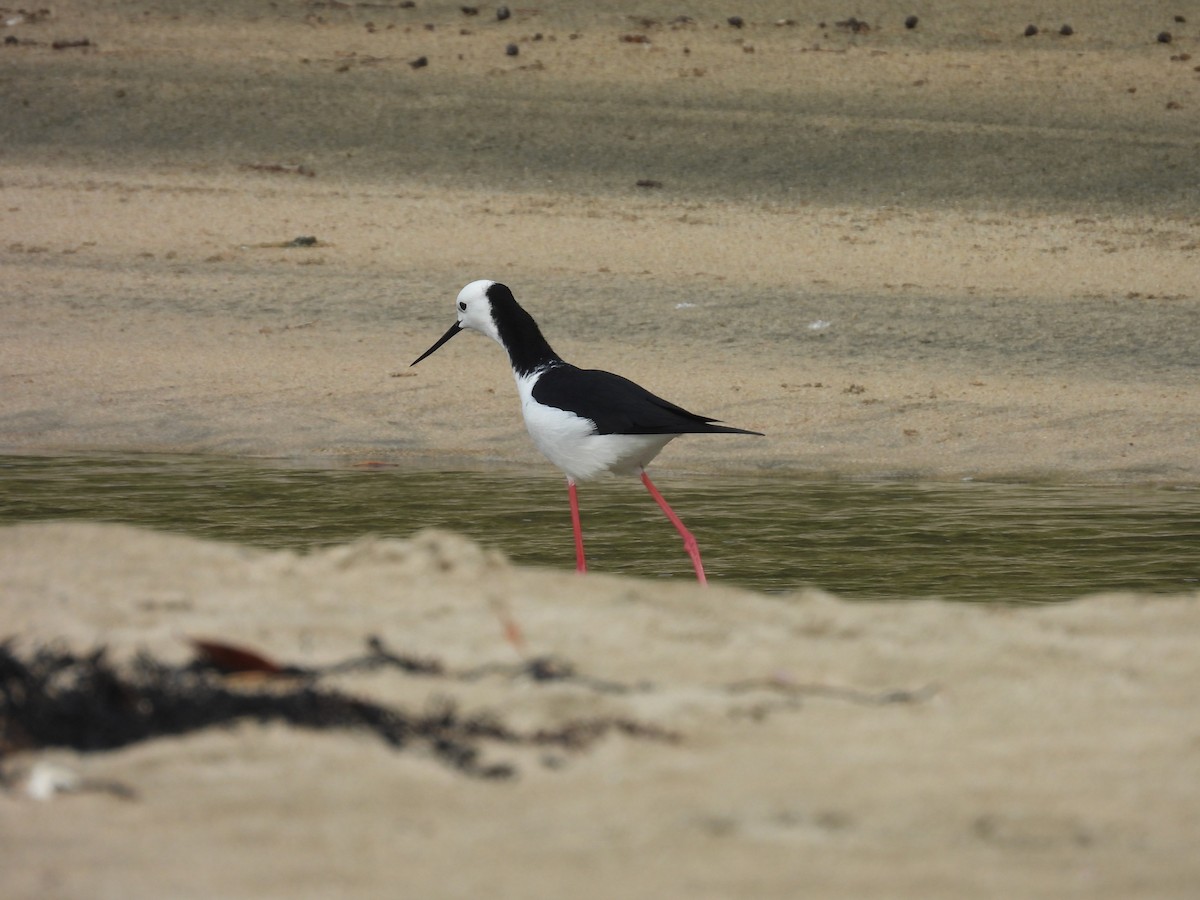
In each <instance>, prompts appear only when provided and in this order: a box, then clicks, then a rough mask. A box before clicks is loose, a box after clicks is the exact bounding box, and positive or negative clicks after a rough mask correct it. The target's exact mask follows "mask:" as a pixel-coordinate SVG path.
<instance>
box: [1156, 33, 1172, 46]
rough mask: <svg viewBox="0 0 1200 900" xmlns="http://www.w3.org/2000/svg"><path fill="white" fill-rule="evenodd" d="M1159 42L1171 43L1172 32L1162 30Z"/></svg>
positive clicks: (1159, 34)
mask: <svg viewBox="0 0 1200 900" xmlns="http://www.w3.org/2000/svg"><path fill="white" fill-rule="evenodd" d="M1158 42H1159V43H1160V44H1169V43H1171V32H1169V31H1160V32H1159V33H1158Z"/></svg>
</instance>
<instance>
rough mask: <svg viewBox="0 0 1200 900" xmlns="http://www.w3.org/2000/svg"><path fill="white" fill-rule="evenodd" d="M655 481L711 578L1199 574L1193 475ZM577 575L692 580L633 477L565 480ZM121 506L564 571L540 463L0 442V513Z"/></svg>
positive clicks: (216, 534)
mask: <svg viewBox="0 0 1200 900" xmlns="http://www.w3.org/2000/svg"><path fill="white" fill-rule="evenodd" d="M656 482H657V484H658V486H659V488H660V489H661V490H662V492H663V493H664V495H665V496H666V497H667V499H668V500H669V501H670V503H671V504H672V506H674V508H675V509H676V511H677V512H678V513H679V514H680V515H681V516H682V518H683V519H684V521H685V522H686V523H687V524H688V526H689V527H690V528H691V529H692V531H693V533H694V534H695V535H696V538H697V540H698V541H699V543H700V548H701V551H702V553H703V555H704V561H705V566H706V568H707V570H708V572H709V577H710V580H712V581H714V582H726V583H731V584H737V585H742V586H745V587H750V588H754V589H757V590H763V591H784V590H788V589H791V588H795V587H800V586H804V585H816V586H818V587H822V588H825V589H828V590H831V591H834V592H836V593H838V594H841V595H843V596H845V597H849V598H858V599H899V598H907V597H944V598H947V599H953V600H971V601H994V600H1007V601H1026V602H1044V601H1055V600H1064V599H1070V598H1072V597H1076V596H1078V595H1080V594H1083V593H1086V592H1089V591H1098V590H1116V589H1131V590H1138V591H1149V592H1177V591H1186V590H1195V589H1196V588H1197V587H1198V586H1200V490H1196V489H1194V488H1170V487H1154V486H1144V485H1140V486H1121V487H1117V486H1095V485H1090V486H1078V485H1058V484H1008V483H961V484H943V483H932V484H931V483H914V482H902V481H895V482H869V483H864V482H856V481H808V480H804V479H784V478H779V477H776V476H772V477H761V478H755V477H746V476H739V477H724V476H722V477H716V476H706V477H697V476H674V475H672V474H670V473H669V472H660V473H659V474H658V476H657V477H656ZM580 503H581V506H582V508H583V525H584V536H585V539H586V540H587V549H588V560H589V565H590V567H591V568H592V569H593V570H594V571H601V572H622V573H628V574H635V575H641V576H647V577H671V578H684V579H691V578H692V577H693V576H692V573H691V567H690V564H689V562H688V559H687V556H686V555H685V554H684V552H683V548H682V545H681V543H680V541H679V539H678V537H677V535H676V533H675V531H674V529H673V528H672V527H671V526H670V524H669V523H668V522H667V521H666V519H665V518H664V517H663V516H662V513H661V512H660V511H659V509H658V507H657V506H655V504H654V502H653V501H652V500H651V499H650V497H649V496H648V495H647V494H646V492H645V490H644V488H643V487H642V486H641V484H640V482H638V481H637V479H608V480H605V481H600V482H594V483H587V484H583V485H581V486H580ZM48 519H88V520H93V521H106V522H126V523H130V524H134V525H140V526H144V527H148V528H156V529H160V530H165V531H174V532H183V533H186V534H191V535H197V536H201V537H207V538H216V539H220V540H226V541H236V542H240V543H245V544H251V545H255V546H260V547H269V548H284V547H288V548H297V549H305V548H310V547H314V546H321V545H326V544H332V543H338V542H343V541H347V540H351V539H353V538H355V537H358V536H360V535H363V534H368V533H373V534H381V535H389V536H397V537H406V536H408V535H411V534H412V533H413V532H415V531H417V530H418V529H421V528H427V527H432V526H436V527H440V528H450V529H454V530H456V531H461V532H463V533H465V534H467V535H469V536H471V537H472V538H474V539H475V540H477V541H479V542H480V543H482V544H485V545H487V546H490V547H496V548H499V549H500V550H502V551H504V552H505V553H506V554H507V555H508V556H509V557H511V558H512V559H514V560H516V561H518V562H522V563H527V564H533V565H539V566H550V567H555V568H560V569H571V568H573V566H574V547H573V544H572V538H571V526H570V519H569V517H568V511H567V495H566V490H565V487H564V484H563V482H562V480H561V479H560V478H559V477H558V476H557V475H555V474H554V473H553V471H552V470H549V469H547V471H546V473H545V474H544V475H543V474H535V475H530V474H529V473H523V472H510V471H470V472H437V471H412V470H406V469H403V468H382V469H375V470H360V469H353V468H300V467H292V466H288V465H287V464H281V463H269V462H258V461H245V460H227V459H214V458H209V457H186V456H180V457H171V456H148V457H139V456H122V457H98V458H81V457H65V458H64V457H55V458H49V457H0V524H10V523H15V522H28V521H37V520H48Z"/></svg>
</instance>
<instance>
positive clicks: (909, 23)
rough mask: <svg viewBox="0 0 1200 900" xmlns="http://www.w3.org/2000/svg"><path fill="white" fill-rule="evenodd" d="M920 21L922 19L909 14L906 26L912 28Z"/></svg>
mask: <svg viewBox="0 0 1200 900" xmlns="http://www.w3.org/2000/svg"><path fill="white" fill-rule="evenodd" d="M919 21H920V19H918V18H917V17H916V16H909V17H908V18H907V19H905V20H904V27H905V28H908V29H910V30H911V29H913V28H916V27H917V22H919Z"/></svg>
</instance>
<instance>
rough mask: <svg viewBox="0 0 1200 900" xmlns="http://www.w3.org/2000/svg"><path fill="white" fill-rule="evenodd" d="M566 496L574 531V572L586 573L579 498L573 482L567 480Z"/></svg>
mask: <svg viewBox="0 0 1200 900" xmlns="http://www.w3.org/2000/svg"><path fill="white" fill-rule="evenodd" d="M567 496H568V497H569V498H570V499H571V527H572V528H574V529H575V571H576V572H586V571H587V560H586V559H585V558H584V556H583V528H582V527H581V526H580V524H579V497H578V496H576V494H575V482H574V481H573V480H572V479H570V478H568V479H567Z"/></svg>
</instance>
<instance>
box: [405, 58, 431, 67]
mask: <svg viewBox="0 0 1200 900" xmlns="http://www.w3.org/2000/svg"><path fill="white" fill-rule="evenodd" d="M409 65H410V66H412V67H413V68H414V69H423V68H425V67H426V66H427V65H429V57H427V56H418V57H417V58H416V59H414V60H413V61H412V62H410V63H409Z"/></svg>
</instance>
